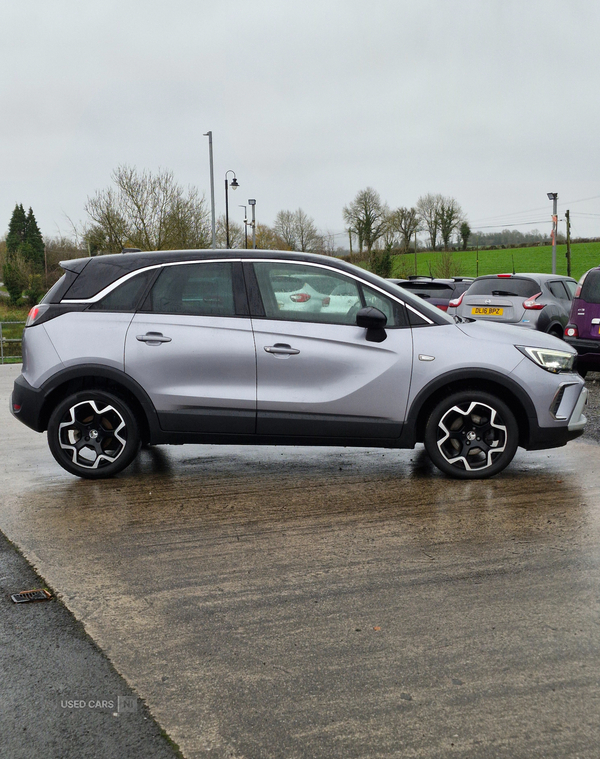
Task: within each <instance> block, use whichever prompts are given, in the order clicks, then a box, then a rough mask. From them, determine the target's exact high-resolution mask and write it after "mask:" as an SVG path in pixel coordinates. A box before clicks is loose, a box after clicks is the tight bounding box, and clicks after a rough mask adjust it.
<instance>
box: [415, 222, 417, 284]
mask: <svg viewBox="0 0 600 759" xmlns="http://www.w3.org/2000/svg"><path fill="white" fill-rule="evenodd" d="M416 276H417V232H416V230H415V277H416Z"/></svg>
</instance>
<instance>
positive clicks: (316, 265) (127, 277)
mask: <svg viewBox="0 0 600 759" xmlns="http://www.w3.org/2000/svg"><path fill="white" fill-rule="evenodd" d="M221 262H224V263H239V262H241V263H252V264H253V263H276V264H292V265H295V266H312V267H314V268H316V269H325V270H326V271H330V272H333V273H334V274H338V275H339V274H342V275H344V276H346V277H349V278H350V279H354V280H356V281H358V282H360V283H361V284H363V285H365V287H370V288H371V289H373V290H377V291H378V292H380V293H381V294H382V295H385V296H386V297H388V298H390V299H391V300H394V301H396V302H397V303H400V304H401V305H403V306H405V308H408V309H410V310H411V311H412V312H413V313H414V314H416V315H417V316H419V317H420V318H421V319H424V320H425V321H426V322H427V323H428V324H433V323H434V322H433V321H432V320H431V319H430V318H429V317H428V316H425V314H423V313H422V312H421V311H418V310H417V309H416V308H414V307H413V306H411V305H410V304H409V303H406V302H405V301H403V300H402V299H401V298H399V297H398V296H396V295H392V293H389V292H388V291H387V290H384V289H383V288H381V287H378V286H377V285H375V284H373V283H372V282H368V281H367V280H364V279H361V278H360V277H358V276H357V275H355V274H351V273H350V272H347V271H344V270H341V269H336V268H335V267H334V266H327V264H320V263H316V262H314V261H295V260H290V259H289V258H239V257H234V258H205V259H202V260H192V261H168V262H165V263H159V264H152V265H150V266H144V267H143V268H141V269H136V270H135V271H131V272H129V273H128V274H125V275H124V276H123V277H120V278H119V279H117V280H116V281H115V282H111V284H110V285H107V286H106V287H105V288H104V289H103V290H100V292H99V293H96V295H93V296H92V297H91V298H63V299H62V300H61V303H68V304H74V303H80V304H86V303H87V304H92V303H97V302H98V301H100V300H102V298H104V297H105V296H106V295H109V294H110V293H111V292H112V291H113V290H116V288H117V287H119V286H120V285H122V284H123V283H125V282H127V281H128V280H130V279H132V278H133V277H136V276H137V275H138V274H142V273H143V272H146V271H152V270H154V269H162V268H164V267H166V266H189V265H191V264H214V263H221Z"/></svg>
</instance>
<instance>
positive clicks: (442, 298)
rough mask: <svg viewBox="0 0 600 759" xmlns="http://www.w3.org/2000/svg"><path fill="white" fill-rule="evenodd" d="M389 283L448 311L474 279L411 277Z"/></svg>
mask: <svg viewBox="0 0 600 759" xmlns="http://www.w3.org/2000/svg"><path fill="white" fill-rule="evenodd" d="M389 281H390V282H393V283H394V284H395V285H399V286H400V287H403V288H404V289H405V290H408V291H409V292H411V293H414V295H418V296H419V298H423V300H426V301H427V302H428V303H429V304H431V305H432V306H437V307H438V308H440V309H441V310H442V311H447V310H448V303H449V302H450V301H451V300H452V299H453V298H458V296H459V295H461V294H462V293H464V291H465V290H467V289H468V288H469V286H470V285H471V283H472V282H474V277H451V278H449V279H435V278H434V277H409V278H408V279H390V280H389Z"/></svg>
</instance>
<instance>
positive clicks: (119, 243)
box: [85, 166, 210, 253]
mask: <svg viewBox="0 0 600 759" xmlns="http://www.w3.org/2000/svg"><path fill="white" fill-rule="evenodd" d="M112 180H113V183H114V185H115V187H114V188H113V187H109V188H107V189H105V190H99V191H98V192H97V193H96V194H95V195H94V196H93V197H91V198H88V199H87V202H86V204H85V210H86V212H87V214H88V216H89V217H90V219H91V220H92V222H93V225H92V226H91V227H89V228H88V230H86V231H87V233H88V234H87V235H86V237H89V235H92V236H93V237H94V238H95V240H96V241H97V242H101V244H102V252H110V253H116V252H119V251H120V250H121V249H122V248H123V247H126V246H132V247H136V248H141V249H142V250H168V249H189V248H203V247H207V246H208V244H209V243H210V232H209V228H208V215H209V214H208V209H207V207H206V203H205V200H204V197H203V196H201V195H200V194H199V193H198V190H197V189H196V188H194V187H189V188H188V189H187V191H186V190H184V188H183V187H182V186H181V185H179V184H178V183H177V182H176V181H175V178H174V176H173V172H171V171H167V170H159V171H158V172H157V173H156V174H153V173H152V172H150V171H142V172H138V171H137V169H135V168H132V167H129V166H119V167H118V168H117V169H115V171H113V173H112Z"/></svg>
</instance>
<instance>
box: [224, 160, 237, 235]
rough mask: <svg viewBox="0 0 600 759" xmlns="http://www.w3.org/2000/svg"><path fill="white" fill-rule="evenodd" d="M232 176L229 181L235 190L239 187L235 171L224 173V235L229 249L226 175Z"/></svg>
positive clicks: (227, 185) (230, 170)
mask: <svg viewBox="0 0 600 759" xmlns="http://www.w3.org/2000/svg"><path fill="white" fill-rule="evenodd" d="M228 174H233V179H232V180H231V189H232V190H237V188H238V187H239V184H238V181H237V177H236V175H235V171H233V169H229V170H228V171H226V172H225V233H226V236H227V247H228V248H231V245H230V244H229V183H228V181H227V175H228Z"/></svg>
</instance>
